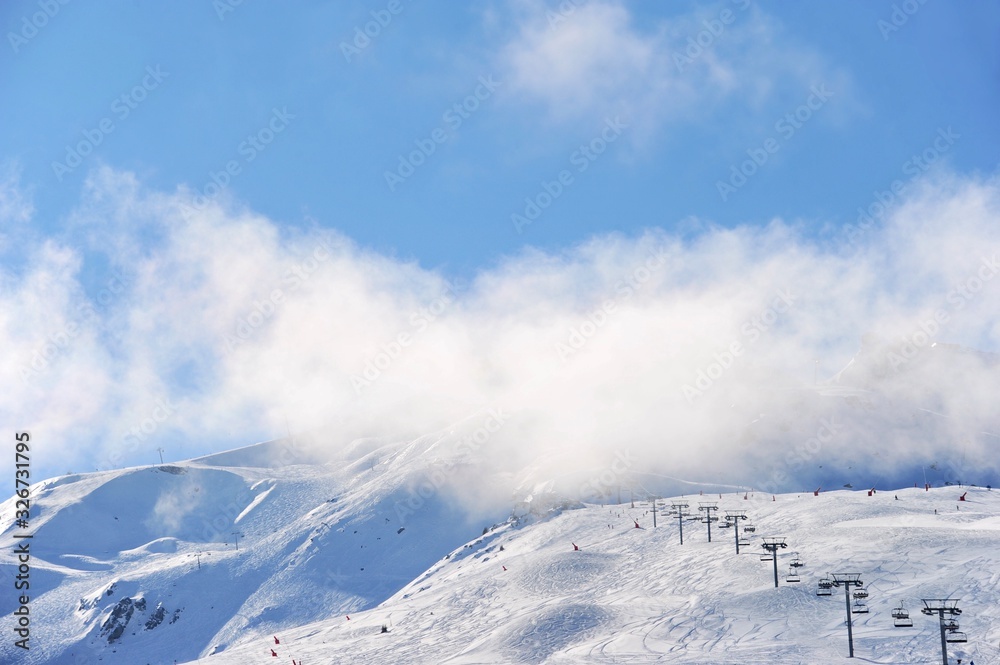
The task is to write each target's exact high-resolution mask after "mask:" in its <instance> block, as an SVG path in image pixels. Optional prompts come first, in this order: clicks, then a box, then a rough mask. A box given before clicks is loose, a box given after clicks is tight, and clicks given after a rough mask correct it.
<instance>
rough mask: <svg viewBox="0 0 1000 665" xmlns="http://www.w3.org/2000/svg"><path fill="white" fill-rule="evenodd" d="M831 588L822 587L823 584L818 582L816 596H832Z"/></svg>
mask: <svg viewBox="0 0 1000 665" xmlns="http://www.w3.org/2000/svg"><path fill="white" fill-rule="evenodd" d="M832 586H833V585H829V586H824V585H823V583H822V582H820V584H819V588H818V589H816V595H817V596H832V595H833V589H831V588H830V587H832Z"/></svg>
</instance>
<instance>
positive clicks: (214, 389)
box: [0, 170, 1000, 479]
mask: <svg viewBox="0 0 1000 665" xmlns="http://www.w3.org/2000/svg"><path fill="white" fill-rule="evenodd" d="M187 200H188V199H187V196H186V195H185V194H184V193H183V192H179V193H177V194H163V193H157V192H150V191H147V190H146V189H145V188H144V187H143V186H141V184H140V183H138V182H137V181H136V180H135V178H134V177H133V176H131V175H129V174H121V173H115V172H113V171H108V170H105V171H102V172H101V173H100V174H98V176H97V177H96V178H94V179H93V181H92V185H91V187H90V188H89V189H88V190H87V191H86V193H85V201H83V202H82V203H81V205H80V207H79V212H78V214H77V227H76V228H77V231H76V232H75V233H77V234H79V235H85V236H87V237H89V238H90V240H91V241H92V242H93V243H94V246H95V247H100V246H104V247H107V248H108V256H107V257H105V258H107V259H108V261H109V263H110V264H111V265H113V266H117V268H116V269H120V270H121V271H122V273H121V274H123V275H126V276H127V277H126V279H125V284H124V286H123V287H122V288H116V289H115V290H116V291H117V293H110V290H109V294H106V296H107V297H103V296H102V297H100V299H98V295H97V294H94V293H89V294H85V293H84V288H83V286H82V285H81V278H80V272H81V269H82V263H83V262H84V261H85V258H84V256H85V253H81V252H80V251H78V250H73V249H70V248H67V247H66V246H64V245H61V244H59V243H57V242H55V241H53V240H47V241H45V242H43V243H41V244H39V245H38V246H37V247H35V248H34V249H33V250H32V260H31V261H30V263H29V265H30V269H29V270H28V271H27V272H25V273H24V274H19V275H15V274H3V275H2V280H3V284H4V289H3V291H2V292H0V343H2V344H3V347H4V349H5V350H7V352H6V353H5V355H4V361H3V363H2V364H0V380H2V381H4V383H5V385H8V386H17V387H20V388H21V389H20V390H10V391H8V393H7V396H6V398H5V399H4V400H3V402H2V404H0V421H2V424H3V427H4V428H6V429H7V430H8V431H13V430H15V429H23V428H29V429H33V431H34V433H35V435H36V437H38V438H40V439H43V440H44V441H45V442H46V444H45V447H44V448H42V449H41V450H42V451H43V452H40V453H39V454H40V456H41V457H40V458H39V459H38V460H37V464H39V465H45V466H47V467H48V468H52V467H56V466H57V465H58V466H60V467H61V466H63V465H65V466H67V467H73V468H75V469H76V470H87V469H89V468H91V467H92V466H102V467H107V466H111V465H114V464H122V463H151V462H154V461H155V460H156V459H157V456H156V454H155V448H156V447H158V446H160V445H165V446H167V447H168V456H169V457H172V458H177V457H182V456H185V455H195V454H202V453H205V452H208V450H207V448H209V447H211V446H219V447H232V446H236V445H240V444H244V443H248V442H250V441H252V440H254V439H259V438H264V437H266V436H272V435H275V436H276V435H280V434H283V432H284V429H285V421H284V419H285V417H286V416H287V417H288V419H289V421H290V423H291V425H292V427H293V429H295V430H296V431H302V430H305V429H310V428H319V430H320V431H322V432H324V433H325V434H324V435H323V436H321V437H320V441H321V442H322V445H323V446H326V447H329V448H331V449H333V450H337V449H339V447H340V446H342V445H344V444H345V443H346V442H347V441H349V440H350V439H352V438H354V437H361V436H379V435H382V436H388V437H400V436H405V435H415V434H423V433H426V432H428V431H431V430H434V429H436V428H439V427H445V426H448V425H450V424H452V423H454V422H458V421H460V420H462V419H464V418H467V417H468V416H469V415H470V414H472V413H475V412H477V410H479V409H483V408H491V407H493V408H501V409H504V410H506V411H507V412H509V413H511V414H517V417H516V418H513V419H512V421H511V422H512V424H511V426H510V427H505V428H504V429H503V431H502V432H500V433H498V434H497V436H496V437H494V438H493V440H491V443H490V446H489V447H484V450H483V452H482V454H483V455H484V456H486V457H487V458H488V459H489V460H491V463H492V464H493V466H494V468H507V469H509V470H511V471H516V470H517V469H519V468H520V465H522V464H528V463H529V462H531V461H533V460H535V459H536V457H537V456H539V455H542V456H543V457H545V458H546V459H550V460H554V461H553V463H558V464H559V465H563V466H565V465H567V464H570V465H577V466H579V467H580V468H583V467H585V466H587V465H594V464H597V463H600V462H599V460H604V459H607V458H608V457H609V456H611V455H613V454H614V453H615V452H617V451H621V450H623V449H629V450H631V451H632V453H633V454H634V455H636V456H637V457H638V458H640V459H642V460H643V464H647V465H649V467H651V468H660V469H661V470H666V469H670V470H672V471H673V472H674V473H678V474H679V473H686V474H692V475H696V476H700V477H703V478H713V479H718V478H720V477H721V476H724V475H726V474H728V475H729V476H730V477H734V478H735V477H741V476H740V474H741V473H742V474H747V473H750V471H748V469H754V470H757V469H759V468H760V467H759V466H754V462H755V460H758V459H769V458H771V457H774V456H777V457H779V458H780V456H781V455H782V450H783V448H782V447H783V446H785V445H787V444H788V442H789V440H790V439H792V440H794V438H795V437H797V436H803V437H805V436H807V435H808V433H807V432H805V433H803V432H802V427H803V423H806V424H808V423H810V422H812V420H810V419H811V418H812V417H814V416H815V417H819V415H820V414H822V413H824V411H823V409H824V408H826V407H824V406H823V404H825V403H826V402H823V400H821V399H820V398H818V397H816V396H815V395H812V393H811V392H810V390H809V386H810V384H811V383H812V376H813V372H814V368H815V361H816V360H819V361H820V364H819V368H818V371H819V374H820V377H821V378H822V377H824V376H830V375H832V374H833V373H835V372H836V371H837V370H839V369H840V368H841V367H843V366H844V365H845V364H846V363H847V362H848V360H849V359H850V358H851V357H852V355H853V354H854V353H855V351H856V350H857V347H858V343H859V339H860V337H861V335H863V334H865V333H867V332H872V333H874V334H875V335H877V336H880V337H881V338H883V339H885V340H887V341H888V342H889V343H891V344H894V345H896V346H900V344H901V342H902V341H904V340H911V341H912V340H913V339H914V336H915V335H917V334H919V332H920V331H921V330H922V326H923V325H924V324H925V323H926V322H927V321H928V317H931V318H933V317H934V316H935V312H936V311H938V310H943V311H945V312H946V313H947V314H948V321H947V322H946V323H945V324H942V325H941V326H939V329H938V330H937V331H936V332H935V333H934V334H933V335H932V338H931V339H929V340H927V341H928V342H930V341H936V342H948V343H958V344H964V345H967V346H971V347H978V348H983V349H986V350H989V351H994V352H995V351H997V350H1000V325H998V322H997V316H996V313H997V312H998V311H1000V277H996V276H995V275H994V273H993V272H990V271H991V270H993V268H992V266H993V265H994V264H993V261H995V259H994V257H996V256H997V255H998V253H1000V231H998V229H1000V226H998V225H997V223H996V222H997V219H998V216H1000V183H998V181H997V180H996V179H992V180H979V179H962V178H957V177H954V176H947V175H943V176H940V177H938V178H936V179H935V180H934V181H928V182H925V183H924V184H922V185H921V186H915V187H913V188H912V192H911V193H910V195H909V197H908V198H907V200H906V201H905V202H904V203H903V205H901V207H899V208H898V209H897V210H895V211H894V212H893V213H892V214H890V215H887V216H886V218H885V220H886V221H885V225H884V226H883V227H880V228H874V229H870V230H869V231H868V232H867V234H866V235H865V237H864V242H865V243H867V244H864V245H862V246H859V247H857V248H849V247H845V248H842V249H841V248H836V249H834V250H825V249H822V248H821V247H819V246H818V245H816V244H815V243H814V242H812V241H810V240H809V239H807V238H806V237H804V236H803V235H802V234H801V233H800V232H799V231H798V230H797V229H796V228H794V227H791V226H788V225H786V224H784V223H782V222H781V221H780V220H776V221H774V222H773V223H772V224H771V225H770V226H768V227H767V228H763V229H761V228H749V227H747V228H736V229H730V230H725V229H713V228H712V227H711V226H710V225H706V229H707V230H704V231H702V232H701V233H700V234H698V235H696V236H694V237H693V238H692V239H690V240H681V239H680V238H678V237H674V236H671V235H669V234H667V233H664V232H662V231H656V230H652V231H649V232H648V233H646V234H644V235H642V236H639V237H624V236H620V235H608V236H600V237H595V238H592V239H590V240H589V241H587V242H584V243H582V244H580V245H578V246H575V247H570V248H567V249H566V250H565V251H563V252H561V253H558V254H548V253H542V252H539V251H535V250H526V251H524V252H523V253H521V254H519V255H516V256H512V257H508V258H507V259H505V260H503V261H501V262H500V264H499V265H498V266H497V267H495V268H491V269H487V270H484V271H482V272H481V273H480V274H478V275H477V276H476V277H475V279H474V280H473V281H472V282H471V283H470V284H468V285H466V286H463V287H461V288H459V287H456V286H453V285H450V284H449V283H448V281H447V279H446V278H445V277H444V276H442V275H440V274H438V273H436V272H433V271H427V270H424V269H421V268H420V267H418V266H416V265H414V264H410V263H403V262H399V261H397V260H394V259H391V258H387V257H385V256H381V255H377V254H374V253H371V252H367V251H365V250H363V249H361V248H359V247H357V246H356V245H354V244H353V243H352V242H350V241H349V240H348V239H345V238H343V237H342V236H339V235H338V234H336V233H334V232H330V231H324V230H321V229H318V228H317V229H313V230H311V231H308V232H290V231H281V230H279V228H278V227H277V226H276V225H275V224H274V223H273V222H272V221H270V220H268V219H266V218H264V217H262V216H260V215H256V214H254V213H252V212H250V211H246V210H240V209H236V208H233V207H219V206H211V207H209V208H207V209H205V210H203V211H200V212H197V213H196V214H194V215H193V216H191V217H190V219H185V218H184V216H183V215H182V213H181V204H182V203H184V202H186V201H187ZM97 220H118V221H113V223H111V224H109V225H108V226H102V225H101V224H100V223H98V221H97ZM119 235H121V236H123V237H121V238H120V239H119V241H117V242H114V241H113V240H112V238H113V237H115V236H119ZM119 252H121V253H119ZM787 300H791V302H792V303H793V304H792V306H790V307H789V306H788V305H787ZM783 302H784V303H785V304H782V303H783ZM70 330H72V331H73V332H72V333H69V332H68V331H70ZM734 343H739V344H740V345H741V348H742V350H741V352H740V353H739V354H737V356H738V357H737V358H735V359H733V361H732V362H730V361H729V360H727V358H726V355H725V354H726V353H727V350H728V349H731V348H732V345H733V344H734ZM924 346H925V347H927V346H928V344H924ZM577 347H580V348H577ZM891 348H892V347H889V349H890V350H891ZM36 353H38V354H40V357H42V358H43V359H44V360H45V362H44V363H40V364H39V367H38V368H37V369H36V368H33V367H32V361H33V359H34V358H35V354H36ZM882 353H883V354H885V353H886V350H885V349H883V350H882ZM46 355H48V356H50V357H48V358H45V356H46ZM885 357H886V358H888V356H885ZM936 357H940V355H939V356H936ZM883 360H884V358H883ZM935 362H937V361H935ZM909 363H910V361H909V360H907V362H906V363H904V370H905V369H906V368H905V365H907V364H909ZM955 363H956V364H955V366H956V367H960V368H961V370H960V371H956V372H955V373H954V374H951V375H948V374H947V372H945V373H944V374H945V375H944V376H943V378H942V373H941V372H939V371H931V369H928V367H931V368H932V369H933V363H931V364H930V365H927V364H925V363H924V361H918V362H914V363H913V364H912V365H911V367H912V368H913V371H912V372H911V373H908V374H904V376H906V377H909V378H908V379H907V380H901V381H899V382H897V383H895V384H892V385H891V386H890V387H889V388H887V389H886V390H887V391H888V392H885V393H884V396H883V397H884V398H885V399H888V400H889V401H891V402H892V403H893V404H894V405H895V406H893V407H892V408H902V407H900V406H899V405H910V406H908V407H907V408H916V407H920V408H928V409H930V410H932V411H935V412H937V413H941V414H943V415H942V420H940V422H938V424H936V425H934V427H933V428H928V429H926V430H925V431H924V433H923V434H921V433H920V432H919V431H917V432H914V431H911V430H908V429H905V428H903V425H900V427H901V429H899V431H898V432H897V433H896V434H893V435H892V437H889V438H887V439H886V440H885V441H884V442H881V443H880V445H884V450H881V451H880V452H881V453H882V454H883V457H882V458H881V459H882V460H883V462H882V463H883V464H884V465H885V467H886V468H892V467H893V466H894V465H900V464H905V463H909V462H910V461H911V460H912V459H913V455H914V451H917V452H918V453H919V454H920V455H925V456H926V455H933V454H935V451H938V450H947V445H949V444H948V441H949V439H948V437H952V436H955V437H957V436H959V434H961V436H963V437H965V436H966V435H969V436H971V439H972V441H973V443H971V444H969V448H968V459H970V460H972V459H985V460H991V459H994V457H995V456H992V457H991V456H990V453H989V449H988V448H985V447H984V444H983V443H982V441H979V440H977V439H976V437H977V436H978V435H976V434H975V433H976V432H978V431H981V430H982V429H984V428H988V427H993V426H995V425H996V417H995V413H994V410H993V408H992V405H991V403H990V402H989V401H988V400H983V399H982V397H981V396H982V395H985V394H995V389H996V371H995V369H989V368H988V367H985V366H983V365H982V364H981V363H977V362H972V361H968V360H962V361H955ZM715 364H719V365H730V366H729V367H726V368H724V371H722V372H720V373H719V376H717V377H711V378H712V382H711V386H710V387H709V388H708V389H706V390H704V394H703V395H702V396H699V397H695V398H692V399H688V397H689V395H688V396H686V395H685V390H684V386H685V385H694V386H696V385H697V381H698V377H699V374H700V373H702V372H704V373H706V374H707V373H710V372H714V370H713V369H712V367H713V365H715ZM944 366H948V365H947V363H945V365H944ZM366 371H367V374H366ZM359 386H360V387H361V390H360V394H359V392H358V390H357V388H358V387H359ZM800 402H802V404H804V406H803V405H800ZM914 405H915V406H914ZM927 405H929V406H927ZM838 413H839V412H838ZM859 413H860V412H859ZM761 414H765V417H764V419H763V420H762V419H761V417H760V416H761ZM883 415H884V416H885V422H895V421H894V420H893V419H894V418H897V415H891V414H883ZM912 417H913V418H916V417H917V416H912ZM858 418H859V420H858V422H863V423H865V424H866V426H867V425H868V424H870V423H869V421H868V420H866V418H868V416H863V417H862V415H858ZM898 418H900V419H901V420H899V422H900V423H905V422H912V418H911V416H906V417H903V416H898ZM906 418H911V420H910V421H907V420H906ZM755 420H756V421H758V423H757V424H755V425H751V424H750V423H751V421H755ZM768 423H770V424H769V425H768ZM782 423H783V424H782ZM883 424H884V423H883ZM771 427H773V428H774V429H773V430H772V429H771ZM783 427H784V428H785V429H782V428H783ZM993 431H995V430H993ZM130 432H132V434H131V436H130V435H129V433H130ZM970 432H971V434H969V433H970ZM855 434H857V436H858V437H859V438H857V439H854V438H850V437H848V438H847V439H846V440H843V441H839V442H838V448H837V451H836V452H834V451H832V450H830V451H827V454H830V455H831V456H838V457H839V456H842V455H850V454H857V455H864V454H867V452H868V451H869V450H870V449H871V447H872V443H871V441H869V440H867V439H864V438H863V436H864V433H863V432H861V433H857V432H856V431H855ZM851 436H852V437H853V436H854V434H852V435H851ZM746 441H754V442H755V443H754V444H753V445H752V446H750V447H748V444H747V443H746ZM556 461H558V462H556ZM987 464H988V462H987ZM57 470H58V471H64V470H66V469H63V468H58V469H57Z"/></svg>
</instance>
